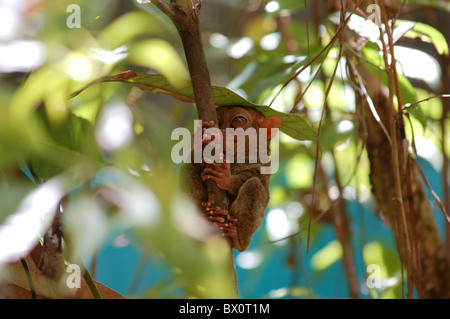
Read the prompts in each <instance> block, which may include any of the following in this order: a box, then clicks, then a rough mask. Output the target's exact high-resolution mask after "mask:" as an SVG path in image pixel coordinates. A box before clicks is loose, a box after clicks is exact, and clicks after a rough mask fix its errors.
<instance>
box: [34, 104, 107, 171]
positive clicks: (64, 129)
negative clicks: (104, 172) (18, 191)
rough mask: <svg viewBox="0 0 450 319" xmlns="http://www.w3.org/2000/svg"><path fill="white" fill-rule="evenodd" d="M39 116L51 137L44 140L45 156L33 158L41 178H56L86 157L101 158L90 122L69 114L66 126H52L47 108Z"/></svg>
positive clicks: (39, 111)
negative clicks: (46, 111) (47, 114)
mask: <svg viewBox="0 0 450 319" xmlns="http://www.w3.org/2000/svg"><path fill="white" fill-rule="evenodd" d="M36 114H37V116H38V117H41V120H42V121H43V123H44V125H45V127H47V129H48V137H47V138H45V139H41V141H40V147H41V148H42V149H43V150H44V152H42V153H44V154H36V153H33V154H32V155H31V166H32V168H33V171H34V172H35V173H36V174H37V175H38V176H39V177H42V178H50V177H53V176H55V175H57V174H59V173H61V172H62V171H63V170H65V169H68V168H70V167H71V166H72V165H75V164H76V163H77V162H79V161H81V160H83V159H85V158H89V157H90V158H94V159H100V151H99V149H98V148H97V144H96V143H95V140H94V138H95V137H94V127H93V126H92V124H91V123H90V122H89V121H87V120H85V119H82V118H79V117H77V116H75V115H73V114H72V113H69V115H68V117H67V119H66V121H65V122H64V123H61V124H59V125H51V124H50V122H49V119H48V117H47V116H46V113H45V111H44V110H43V109H40V110H38V111H36ZM84 155H87V157H84Z"/></svg>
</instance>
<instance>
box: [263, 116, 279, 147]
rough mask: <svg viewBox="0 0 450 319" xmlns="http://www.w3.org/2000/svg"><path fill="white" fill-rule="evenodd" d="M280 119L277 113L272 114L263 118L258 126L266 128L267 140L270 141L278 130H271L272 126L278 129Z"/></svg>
mask: <svg viewBox="0 0 450 319" xmlns="http://www.w3.org/2000/svg"><path fill="white" fill-rule="evenodd" d="M281 122H282V119H281V117H279V116H278V115H272V116H269V117H267V118H265V119H264V121H263V122H262V123H261V125H260V126H259V127H260V128H267V141H270V140H271V139H272V138H273V137H274V136H275V135H276V134H277V132H278V130H273V131H272V130H271V129H272V128H277V129H279V128H280V127H281Z"/></svg>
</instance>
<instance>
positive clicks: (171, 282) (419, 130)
mask: <svg viewBox="0 0 450 319" xmlns="http://www.w3.org/2000/svg"><path fill="white" fill-rule="evenodd" d="M305 3H306V5H307V11H305ZM314 3H315V1H294V0H292V1H290V0H280V1H266V0H264V1H229V2H226V1H219V0H217V1H213V0H208V1H204V4H203V8H202V30H203V33H204V37H205V51H206V55H207V59H208V63H209V65H210V70H211V77H212V81H213V85H216V86H218V90H222V92H224V91H225V90H228V89H230V90H232V91H234V92H236V93H237V94H239V95H240V97H238V96H236V97H234V98H236V99H238V100H240V101H245V103H252V104H255V105H256V104H258V105H270V107H271V108H272V109H268V110H267V112H268V114H269V113H270V112H272V113H274V112H284V113H286V114H285V116H286V117H289V116H293V115H294V114H296V115H301V116H302V117H303V118H307V119H308V122H311V123H313V124H314V126H315V128H318V125H319V120H320V117H321V113H322V109H323V108H324V107H325V106H324V102H326V113H327V114H326V117H325V118H324V122H323V125H322V128H321V129H322V130H321V135H320V144H319V145H320V149H319V161H320V166H321V167H322V169H323V171H322V172H320V173H319V175H320V174H322V177H317V186H316V192H317V195H316V197H315V202H314V203H312V202H311V200H312V196H311V193H312V187H313V181H314V167H315V160H316V140H315V135H314V131H313V130H311V131H307V132H308V133H307V134H306V135H307V136H308V138H307V139H310V140H313V142H314V143H312V142H311V141H299V140H295V139H294V138H292V137H290V136H289V135H291V136H292V134H289V135H287V134H284V133H281V136H280V145H279V150H278V151H279V154H280V168H279V170H278V172H277V173H276V174H274V175H273V176H272V184H271V201H270V203H269V207H268V210H269V211H268V216H267V217H268V218H269V216H270V215H271V213H273V212H274V210H276V209H278V212H281V215H279V217H277V218H275V219H274V220H275V222H272V224H269V223H268V224H267V228H266V229H264V235H263V237H264V239H265V240H266V241H263V242H262V243H260V244H259V246H251V251H254V252H255V251H256V252H260V253H261V254H262V256H263V257H262V260H263V261H264V262H267V260H268V259H269V258H270V255H271V251H273V250H276V249H277V247H278V246H276V245H274V244H273V243H268V242H267V241H279V240H281V239H283V238H284V237H287V236H289V235H291V234H293V233H296V232H299V233H300V235H299V236H297V237H298V240H300V242H302V243H306V233H307V228H308V220H309V218H310V217H309V216H310V215H312V216H313V217H312V218H313V220H314V222H313V227H312V228H311V230H310V234H311V238H310V240H311V244H310V245H311V251H312V252H310V255H309V256H310V258H309V259H308V261H309V262H310V267H309V266H308V267H306V268H308V269H310V272H311V273H312V276H311V277H312V278H314V277H317V276H319V275H320V274H323V273H325V272H327V271H328V270H329V269H330V268H331V267H333V265H336V264H337V263H339V262H342V247H341V246H340V243H339V242H338V241H337V240H336V239H335V238H332V239H330V240H329V241H328V242H327V243H326V244H325V245H322V244H319V243H320V240H319V239H320V238H322V237H323V236H322V235H323V233H324V232H325V231H326V230H327V227H329V222H328V221H327V220H326V219H324V220H320V221H319V220H316V219H314V218H315V217H314V216H315V215H314V214H320V213H321V212H326V211H327V210H328V209H330V207H331V206H332V205H334V204H335V203H336V201H337V200H338V199H339V198H341V199H342V200H344V201H346V202H353V203H356V205H357V206H358V207H359V208H361V207H362V206H363V205H365V203H366V202H367V201H369V200H370V182H369V177H368V173H369V162H368V159H367V155H366V153H365V151H364V150H363V145H362V144H361V143H362V142H361V139H360V138H359V137H360V135H359V134H361V131H360V128H359V127H357V125H356V123H357V121H356V117H357V116H359V115H358V110H356V109H355V91H354V90H355V88H354V83H351V82H350V80H349V79H348V76H347V75H348V73H347V69H346V68H347V62H348V61H347V59H357V60H359V61H362V62H363V63H365V64H366V66H367V67H368V69H369V70H370V71H371V72H372V73H373V74H374V75H375V76H377V77H378V78H379V79H380V80H381V81H382V82H383V83H385V84H387V76H386V74H385V73H384V72H382V71H380V70H381V69H383V68H384V60H383V58H382V56H381V55H380V48H379V47H378V45H377V41H378V38H379V33H378V34H377V33H376V32H378V29H376V32H375V33H374V34H369V35H367V34H364V33H363V32H362V31H361V30H364V31H367V30H368V29H370V28H358V27H356V26H355V27H353V25H358V23H360V21H359V20H357V19H356V18H355V19H356V20H350V21H352V22H354V24H353V25H352V23H349V27H348V28H347V29H346V30H345V32H346V36H347V38H348V39H347V40H346V41H347V43H346V45H347V47H346V50H347V52H351V53H352V54H348V55H345V56H342V57H341V59H340V60H339V61H337V58H338V54H339V43H338V42H336V43H334V45H332V46H331V48H330V50H329V51H327V50H325V51H321V50H322V49H324V48H325V46H326V45H327V44H328V42H329V41H330V40H331V39H332V37H333V35H334V34H335V32H336V28H337V25H339V21H340V20H339V19H338V20H337V23H335V21H336V20H335V19H336V15H334V16H333V15H330V16H329V19H328V18H327V19H326V20H323V21H321V22H320V24H319V25H317V26H315V25H314V22H313V21H312V20H311V19H312V18H311V17H310V16H309V14H310V12H311V10H312V6H313V5H314ZM414 3H418V4H420V5H424V6H430V7H437V9H435V10H441V11H442V10H443V12H445V13H446V14H447V17H448V12H449V8H448V7H446V6H445V5H443V4H442V3H440V2H439V1H436V2H433V1H422V0H417V1H414ZM69 4H76V5H78V6H79V8H81V11H80V14H81V15H80V17H81V20H80V28H69V27H68V26H67V21H68V19H70V18H73V16H71V15H72V14H74V13H73V12H70V11H69V12H68V11H67V8H68V5H69ZM0 10H2V11H1V12H2V14H3V12H6V13H7V14H8V15H9V17H11V19H10V21H9V22H7V23H9V24H8V25H5V22H3V21H5V20H0V29H1V30H4V31H2V32H0V46H1V47H2V48H0V81H1V85H0V154H1V156H0V221H1V222H2V224H1V225H0V241H2V242H3V241H7V240H10V238H9V237H8V236H9V234H10V233H11V232H15V233H17V236H16V237H14V240H16V241H21V242H20V243H18V244H17V245H12V244H11V245H9V247H7V248H2V249H0V255H1V256H0V266H3V264H4V263H6V262H8V261H10V260H13V259H16V258H18V257H19V256H20V255H21V254H23V253H26V252H28V251H29V250H30V249H31V248H32V247H33V246H34V245H35V244H36V243H37V242H38V238H39V237H38V236H39V235H41V234H42V231H43V230H45V229H46V227H48V225H49V221H50V220H51V219H52V218H53V216H54V215H55V213H56V211H58V207H60V205H59V204H60V203H62V206H61V207H62V208H61V209H62V212H63V214H62V218H63V225H64V229H65V231H66V232H67V236H68V238H71V240H72V242H73V244H74V247H72V249H74V250H75V251H76V254H74V255H73V256H72V257H69V258H74V259H75V261H76V258H78V257H76V256H81V258H82V259H83V260H84V262H90V261H92V259H93V258H95V254H96V251H98V250H99V249H101V248H102V247H103V246H104V245H106V244H107V243H108V242H111V240H112V239H113V238H114V237H115V236H117V234H120V233H122V232H130V233H131V234H132V239H131V240H132V241H133V243H134V244H135V245H137V247H139V249H140V250H141V251H142V253H143V254H150V253H151V254H152V256H158V260H160V262H161V263H163V264H164V265H165V267H166V268H167V269H170V275H168V278H164V279H161V281H160V282H158V283H157V284H156V285H155V286H153V287H147V289H146V292H145V293H144V294H143V295H142V297H152V298H153V297H168V296H170V297H213V298H215V297H229V296H231V295H232V294H233V292H232V287H231V281H230V274H229V272H228V270H229V269H228V268H227V262H228V260H229V253H230V252H229V250H228V249H227V246H226V244H225V243H224V242H223V241H222V240H215V239H213V240H212V239H209V238H208V234H207V231H206V229H207V227H206V226H205V225H204V222H203V220H202V219H201V218H199V214H198V212H197V211H196V209H195V208H194V207H193V205H192V204H191V203H190V202H189V200H188V199H187V198H185V196H184V195H183V194H180V191H179V180H178V169H179V166H178V165H176V164H175V163H173V162H172V160H171V156H170V155H171V148H172V146H173V145H174V144H175V141H172V140H171V137H170V136H171V132H172V131H173V129H175V128H177V127H188V128H189V129H193V126H192V123H193V120H194V119H195V108H194V107H193V106H192V105H189V103H185V102H180V101H179V100H176V99H174V98H172V97H170V96H167V95H163V94H153V93H149V92H145V91H143V90H140V89H138V88H136V87H134V86H131V85H127V84H124V83H122V82H123V81H122V82H121V81H116V82H114V83H110V82H111V81H100V82H98V83H97V84H96V85H93V86H90V87H89V88H86V89H83V90H82V92H81V93H80V94H79V95H77V96H76V97H74V98H71V99H69V98H68V96H69V94H71V93H72V92H75V91H76V90H79V89H81V88H83V87H84V86H85V85H87V84H88V83H90V82H92V81H95V80H97V79H101V78H103V77H105V76H111V75H114V74H120V73H121V72H124V71H126V70H129V69H131V70H134V71H136V72H143V73H149V74H152V76H153V75H154V74H155V73H158V74H162V75H164V77H165V78H166V79H167V81H168V83H170V84H171V85H173V87H174V88H175V90H179V86H178V85H179V84H180V83H178V82H177V81H178V79H179V78H187V76H188V72H187V68H186V67H185V62H184V55H183V49H182V46H181V42H180V40H179V38H178V35H177V32H176V30H175V28H174V26H173V25H172V23H171V22H170V20H169V19H168V18H167V17H166V16H164V15H163V14H162V13H161V12H159V10H157V9H156V7H154V6H152V4H150V3H138V1H131V0H130V1H124V0H120V1H113V0H98V1H87V0H78V1H76V0H71V1H50V0H40V1H25V0H20V1H19V0H16V1H15V2H11V1H3V2H0ZM445 10H446V11H445ZM325 11H326V10H325ZM325 13H326V14H327V15H328V14H329V13H331V12H325ZM337 17H339V15H337ZM414 17H415V16H413V15H412V16H410V19H411V20H408V19H405V20H397V26H398V27H400V26H402V27H403V29H401V30H400V31H402V30H403V31H402V34H401V35H402V36H403V38H405V37H406V38H408V39H409V40H414V41H416V42H413V43H414V44H413V46H417V47H419V45H422V44H423V43H430V44H431V47H425V49H423V51H424V52H426V53H427V54H428V55H430V56H432V57H434V58H433V59H434V61H436V59H438V58H439V56H440V55H445V54H448V45H447V41H446V37H448V34H443V33H441V32H440V31H439V30H438V29H436V28H434V27H432V26H430V25H428V24H426V23H423V22H421V23H419V22H417V21H415V20H414ZM229 18H230V19H229ZM228 19H229V21H228ZM364 21H365V22H364V23H371V22H370V21H368V20H365V19H364ZM316 27H317V28H316ZM405 30H406V31H405ZM399 39H400V37H399ZM352 41H353V42H352ZM399 41H400V40H399ZM419 42H420V44H418V43H419ZM19 44H20V45H22V46H20V45H19ZM400 44H401V43H400V42H399V45H400ZM420 48H423V46H421V47H420ZM2 50H8V52H11V53H10V54H8V55H6V54H4V55H2V53H1V51H2ZM355 51H357V52H355ZM5 52H6V51H5ZM319 52H322V54H321V55H320V56H318V58H317V59H315V60H313V58H314V57H316V56H317V55H318V54H319ZM397 58H398V59H399V60H400V57H397ZM322 62H323V63H322ZM337 62H339V65H338V68H337V69H336V73H337V75H336V78H335V80H334V83H333V86H332V88H331V90H330V92H329V94H328V96H326V94H325V92H326V88H327V86H328V84H329V83H330V78H331V77H332V75H333V73H334V72H335V71H334V70H335V67H336V63H337ZM401 63H402V64H405V65H406V64H408V63H409V64H411V63H412V62H411V61H408V60H407V59H404V60H401ZM413 63H417V62H413ZM300 70H303V71H302V72H301V73H298V71H300ZM144 80H145V75H144ZM288 80H290V81H289V83H287V81H288ZM416 80H417V79H416ZM437 81H440V79H437ZM417 83H419V84H417ZM141 84H142V83H141ZM150 84H152V83H150ZM399 84H400V91H401V97H402V101H403V104H404V105H403V106H400V107H405V109H406V110H407V112H408V113H409V118H410V123H411V125H408V127H406V128H405V129H406V130H407V134H408V136H409V137H411V136H412V133H414V136H415V137H419V138H424V139H426V141H428V142H430V141H431V142H433V143H434V144H435V148H436V149H439V148H440V139H441V136H440V134H441V133H440V128H439V120H440V119H441V117H442V114H443V112H442V102H441V101H440V100H439V99H430V100H428V101H424V102H422V103H419V104H415V105H414V107H411V108H408V107H407V104H408V103H415V102H417V101H420V100H424V99H426V98H428V97H431V96H433V95H436V94H437V92H434V91H433V89H431V88H430V87H429V86H427V85H422V84H423V81H422V82H421V80H420V79H419V81H412V77H411V76H408V75H407V74H405V75H403V74H400V75H399ZM147 85H148V83H147ZM138 87H139V86H138ZM141 88H142V87H141ZM225 88H228V89H225ZM147 91H152V90H150V89H148V90H147ZM177 92H178V93H179V91H176V93H177ZM227 92H228V91H227ZM447 93H448V92H447ZM300 98H302V99H300ZM270 114H271V113H270ZM302 123H307V122H306V121H305V122H302ZM305 125H306V124H305ZM307 127H308V128H307ZM307 129H309V126H305V127H301V128H299V127H298V126H295V125H294V124H292V130H294V131H295V130H298V131H301V130H307ZM291 132H292V131H291ZM286 133H288V132H286ZM294 133H295V132H294ZM447 134H448V131H447ZM294 135H295V134H294ZM294 137H295V136H294ZM446 141H447V143H450V142H449V141H450V136H448V137H447V139H446ZM448 146H450V145H448ZM449 149H450V147H447V150H449ZM425 152H426V150H425ZM419 153H420V152H419ZM422 154H423V152H422ZM448 155H450V154H447V156H448ZM55 185H56V186H55ZM50 186H52V187H53V188H52V187H50ZM341 191H342V192H341ZM39 192H40V193H39ZM36 193H38V194H41V193H45V194H47V195H49V196H50V197H51V199H52V201H49V202H47V203H44V204H42V203H39V201H30V200H31V199H33V198H34V197H33V196H32V195H33V194H36ZM44 200H45V198H44V197H41V201H44ZM30 203H31V204H30ZM292 203H294V204H295V205H298V206H295V205H294V206H292V205H291V206H289V204H292ZM26 205H28V206H26ZM30 205H31V206H30ZM24 207H26V208H27V209H25V208H24ZM289 207H290V208H289ZM293 207H297V208H295V209H294V208H293ZM24 212H25V214H29V215H33V216H34V215H37V216H41V217H43V218H42V219H34V220H41V221H42V223H41V224H39V227H36V228H33V229H32V230H31V233H30V227H22V226H23V225H21V224H20V223H17V222H16V219H15V217H17V216H18V214H22V213H24ZM365 214H372V212H370V211H369V212H367V211H365ZM272 216H275V215H272ZM280 216H281V217H280ZM44 217H45V218H44ZM283 218H284V219H283ZM352 218H355V219H357V218H359V217H357V216H356V215H355V216H352ZM363 218H364V217H363ZM365 218H369V217H367V216H366V217H365ZM280 221H284V222H280ZM39 223H40V222H39ZM277 227H278V228H277ZM352 227H354V225H353V226H352ZM358 227H359V228H357V229H354V231H355V232H356V233H357V234H358V235H359V236H361V237H362V236H365V235H367V236H369V235H370V241H368V242H366V243H360V242H359V241H358V240H357V239H356V238H352V242H353V244H354V246H355V247H359V248H360V251H361V252H362V255H363V257H362V258H363V263H364V264H365V265H369V264H377V265H380V266H381V271H382V278H383V280H384V283H383V286H382V288H381V289H378V290H372V291H370V292H367V291H363V292H362V293H363V294H365V295H366V296H370V297H373V298H393V297H395V298H398V297H401V289H400V286H401V278H400V271H401V269H400V263H399V262H398V257H397V254H396V252H394V250H395V248H393V245H392V242H393V239H392V237H390V238H388V239H386V238H377V237H376V236H377V235H376V234H375V235H373V234H372V233H371V232H368V228H367V225H366V227H365V228H364V225H361V224H359V226H358ZM24 232H28V234H27V236H25V235H24V234H23V233H24ZM22 235H23V236H22ZM271 236H272V237H271ZM273 236H275V237H273ZM277 236H278V237H277ZM18 238H19V239H18ZM20 238H22V239H20ZM356 242H358V243H356ZM289 243H291V242H288V241H287V240H282V241H281V242H280V243H279V244H281V245H284V246H286V245H290V244H289ZM2 245H4V244H2ZM302 254H303V253H301V255H302ZM305 256H306V255H305ZM264 262H263V263H261V264H260V265H258V267H262V265H263V264H264ZM286 263H288V264H289V263H290V264H289V265H291V266H292V267H291V269H293V270H292V273H293V274H294V273H295V272H296V271H298V269H299V268H302V267H304V266H302V265H301V264H300V263H299V262H298V261H292V260H290V259H288V260H287V261H286ZM256 268H257V267H256ZM1 269H2V268H0V270H1ZM295 269H296V270H295ZM362 269H363V271H362V275H360V278H359V279H360V281H361V282H364V281H365V276H367V273H366V272H365V266H363V267H362ZM340 272H341V273H343V271H342V269H341V270H340ZM306 277H308V276H306ZM342 284H343V285H344V284H345V283H342ZM311 292H312V293H311ZM266 293H267V296H269V297H274V298H282V297H295V298H298V297H305V296H309V297H311V296H314V286H313V287H312V288H311V287H308V284H307V279H306V278H304V279H303V280H302V281H301V282H296V284H295V285H293V286H292V287H282V286H280V287H279V289H276V290H274V291H272V292H269V291H267V292H266Z"/></svg>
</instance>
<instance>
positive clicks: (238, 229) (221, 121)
mask: <svg viewBox="0 0 450 319" xmlns="http://www.w3.org/2000/svg"><path fill="white" fill-rule="evenodd" d="M217 119H218V126H219V129H220V130H221V132H222V136H223V138H222V140H212V141H211V140H210V139H205V135H202V136H203V140H202V143H203V144H204V145H205V144H208V143H221V145H222V146H223V150H224V152H223V155H224V156H225V157H224V158H223V157H221V159H223V161H222V163H214V162H213V163H209V164H210V166H209V167H206V166H205V164H204V162H203V163H188V164H185V165H184V168H183V170H184V174H185V177H186V178H187V181H186V183H184V184H185V185H186V186H188V192H189V193H190V194H191V196H192V197H193V199H194V201H195V203H196V204H197V205H198V207H199V208H200V210H201V211H202V212H203V214H204V215H205V217H206V218H207V219H209V220H210V221H212V222H213V225H214V228H215V229H216V230H218V231H219V233H221V235H222V236H224V237H226V238H229V239H230V242H231V245H232V246H233V247H234V248H235V249H237V250H239V251H244V250H246V249H247V247H248V246H249V245H250V242H251V240H252V236H253V234H254V232H255V231H256V230H257V229H258V227H259V226H260V225H261V223H262V221H263V218H264V215H265V210H266V207H267V204H268V202H269V179H270V175H269V174H261V166H262V165H266V166H268V165H270V164H268V163H266V164H263V163H262V162H261V160H260V158H259V157H258V159H257V160H256V163H251V161H248V154H249V153H250V152H249V151H250V150H249V143H248V140H247V141H246V143H245V149H244V151H245V158H246V160H245V162H244V163H239V162H237V161H236V160H235V159H236V157H237V156H238V152H239V150H237V149H236V147H237V145H236V143H233V144H234V149H235V151H234V152H233V153H234V155H233V157H234V158H233V159H230V158H229V157H230V156H229V157H228V158H227V145H226V143H225V142H226V134H227V133H226V129H227V128H233V129H238V128H242V129H243V130H247V129H248V128H254V129H256V131H258V130H259V129H261V128H266V129H267V135H266V136H264V138H267V140H266V141H267V143H266V145H267V150H265V151H266V152H265V154H268V151H269V149H268V148H269V145H270V143H269V141H270V140H271V139H272V138H273V137H274V135H275V134H276V132H277V130H272V129H279V128H280V126H281V117H279V116H270V117H267V118H265V117H264V116H263V115H262V114H261V113H260V112H258V111H257V110H255V109H252V108H248V107H238V106H222V107H219V108H217ZM213 126H214V122H213V121H210V122H204V123H203V124H202V134H203V133H205V131H206V130H207V129H208V128H211V127H213ZM258 138H261V136H259V137H258ZM256 145H259V143H258V144H256ZM258 147H259V146H258ZM228 153H230V152H228ZM258 154H259V152H258ZM208 179H210V180H213V181H214V182H215V183H216V184H217V186H218V187H219V188H220V189H222V190H224V191H226V195H227V199H228V202H229V205H228V210H223V209H221V208H220V207H215V206H213V205H212V204H211V203H209V202H208V195H207V190H206V187H205V184H204V183H203V182H204V181H206V180H208ZM224 216H226V218H224Z"/></svg>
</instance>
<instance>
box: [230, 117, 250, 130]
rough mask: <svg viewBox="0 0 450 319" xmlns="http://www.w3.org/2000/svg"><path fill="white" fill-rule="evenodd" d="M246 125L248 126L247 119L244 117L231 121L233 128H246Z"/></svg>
mask: <svg viewBox="0 0 450 319" xmlns="http://www.w3.org/2000/svg"><path fill="white" fill-rule="evenodd" d="M245 124H247V119H246V118H245V117H243V116H236V117H235V118H234V119H233V120H232V121H231V127H233V128H238V127H244V126H245Z"/></svg>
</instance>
